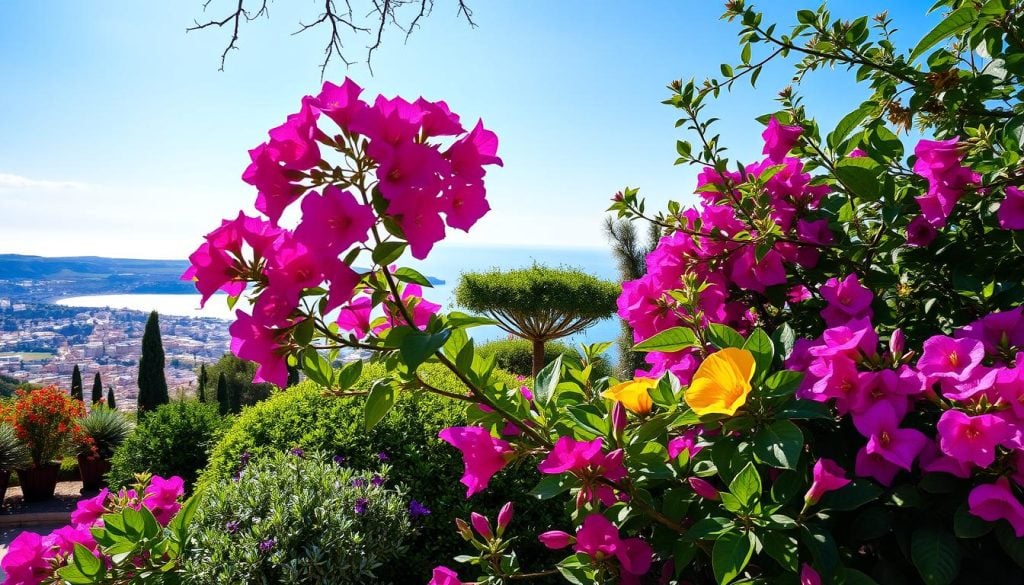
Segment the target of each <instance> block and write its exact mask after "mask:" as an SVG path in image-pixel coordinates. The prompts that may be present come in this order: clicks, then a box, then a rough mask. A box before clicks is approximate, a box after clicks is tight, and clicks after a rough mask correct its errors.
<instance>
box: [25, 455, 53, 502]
mask: <svg viewBox="0 0 1024 585" xmlns="http://www.w3.org/2000/svg"><path fill="white" fill-rule="evenodd" d="M59 472H60V464H59V463H43V464H42V465H39V466H34V467H29V468H26V469H19V470H18V481H19V482H21V493H22V495H23V497H24V498H25V501H26V502H41V501H43V500H49V499H50V498H52V497H53V491H54V490H55V489H56V488H57V474H58V473H59Z"/></svg>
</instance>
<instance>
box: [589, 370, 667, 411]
mask: <svg viewBox="0 0 1024 585" xmlns="http://www.w3.org/2000/svg"><path fill="white" fill-rule="evenodd" d="M657 385H658V381H657V380H655V379H654V378H637V379H635V380H630V381H628V382H623V383H621V384H616V385H614V386H612V387H611V388H609V389H607V390H605V391H604V394H601V396H603V397H605V398H610V399H611V400H617V401H619V402H621V403H622V406H625V407H626V410H629V411H631V412H634V413H636V414H647V413H648V412H651V406H653V403H652V401H651V395H650V394H649V393H648V392H647V391H648V390H650V389H651V388H654V387H655V386H657Z"/></svg>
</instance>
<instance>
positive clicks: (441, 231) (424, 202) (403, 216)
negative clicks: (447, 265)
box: [388, 197, 445, 260]
mask: <svg viewBox="0 0 1024 585" xmlns="http://www.w3.org/2000/svg"><path fill="white" fill-rule="evenodd" d="M442 206H443V202H442V201H441V200H440V199H437V198H428V197H415V198H413V199H412V201H411V202H406V203H403V204H402V205H401V207H400V209H399V210H397V211H395V210H392V207H390V206H389V207H388V213H389V214H394V215H395V221H396V222H397V223H398V225H399V227H401V228H402V231H403V232H404V233H405V239H406V241H408V242H409V251H410V252H411V253H412V256H413V258H416V259H418V260H423V259H424V258H426V257H427V255H428V254H430V251H431V250H432V249H433V248H434V244H436V243H438V242H440V241H441V240H443V239H444V237H445V227H444V220H443V219H441V209H442Z"/></svg>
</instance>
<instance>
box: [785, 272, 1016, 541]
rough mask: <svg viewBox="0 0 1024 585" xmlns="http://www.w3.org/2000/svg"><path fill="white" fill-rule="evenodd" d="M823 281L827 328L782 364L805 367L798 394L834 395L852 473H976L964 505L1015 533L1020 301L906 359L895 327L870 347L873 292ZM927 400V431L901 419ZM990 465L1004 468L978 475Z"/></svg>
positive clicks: (887, 481) (883, 477)
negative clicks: (853, 446) (850, 441)
mask: <svg viewBox="0 0 1024 585" xmlns="http://www.w3.org/2000/svg"><path fill="white" fill-rule="evenodd" d="M828 287H831V288H832V291H833V292H832V294H829V295H826V298H827V299H828V301H829V304H828V306H827V307H826V309H825V310H824V311H822V317H823V318H824V320H825V322H826V324H827V326H828V329H826V330H825V331H824V333H823V334H822V335H821V336H820V337H819V338H818V339H815V340H811V341H807V340H800V341H798V342H797V346H796V347H795V349H794V351H793V355H792V356H791V357H790V359H789V361H788V363H787V366H788V367H790V368H792V369H797V370H801V371H805V372H806V374H807V375H806V377H805V379H804V382H803V385H802V387H801V388H800V390H799V396H800V397H802V398H806V399H810V400H815V401H819V402H828V403H830V404H833V405H834V406H835V408H836V410H837V411H838V413H839V414H841V415H843V416H848V417H849V418H850V419H851V420H852V421H853V425H854V427H855V428H856V429H857V431H858V432H860V434H861V435H863V437H864V439H865V442H864V444H863V446H862V447H861V448H860V450H859V451H858V452H857V456H856V463H855V469H854V471H855V473H856V474H857V475H858V476H862V477H871V478H873V479H875V480H876V481H878V482H879V483H881V484H883V485H886V486H889V485H892V484H893V481H894V479H895V477H896V476H897V474H899V473H901V472H905V471H911V470H912V469H913V468H914V466H915V465H916V466H917V467H919V468H920V469H921V470H922V471H924V472H938V473H947V474H951V475H954V476H956V477H960V478H964V479H967V478H978V479H979V481H984V482H985V483H981V484H980V485H978V486H976V487H975V488H974V489H973V491H972V492H971V495H970V499H969V505H970V511H971V512H972V513H974V514H975V515H977V516H979V517H981V518H984V519H986V520H995V519H999V518H1002V519H1005V520H1007V521H1009V522H1010V524H1011V525H1012V526H1013V528H1014V531H1015V532H1016V533H1017V535H1018V536H1024V506H1022V505H1021V503H1020V501H1019V500H1018V499H1017V498H1016V496H1014V495H1013V492H1012V490H1011V489H1010V485H1009V480H1010V479H1012V480H1013V481H1014V482H1015V483H1017V484H1018V485H1021V486H1024V353H1017V352H1016V349H1015V348H1018V347H1022V346H1024V314H1022V311H1024V309H1022V308H1020V307H1018V308H1015V309H1012V310H1008V311H1002V312H996V313H992V314H989V315H987V316H985V317H983V318H981V319H979V320H977V321H974V322H973V323H971V324H969V325H967V326H965V327H962V328H960V329H958V330H956V331H955V332H954V336H953V337H949V336H946V335H936V336H933V337H931V338H929V339H927V340H926V341H925V342H924V347H923V352H922V353H921V355H920V357H919V358H918V359H917V360H916V363H915V362H914V361H913V357H912V356H913V354H912V353H908V352H907V351H906V348H905V347H904V344H905V342H904V340H903V335H902V333H901V332H900V331H899V330H897V331H895V332H894V333H893V334H892V336H891V337H890V339H889V341H888V349H887V351H880V350H879V336H878V334H877V333H876V331H875V328H874V326H873V325H872V322H871V311H870V304H871V300H872V296H873V295H872V293H871V291H869V290H868V289H867V288H865V287H864V286H863V285H862V284H861V283H860V282H859V281H858V280H857V278H856V277H855V276H853V275H850V276H848V277H847V278H845V279H843V280H842V281H839V280H837V279H833V280H832V281H830V282H829V283H828V284H827V285H826V288H828ZM823 294H824V293H823ZM927 409H938V410H939V411H940V412H941V414H939V415H938V418H937V422H936V423H935V425H934V431H932V430H931V429H929V428H927V427H921V428H915V427H914V426H911V425H909V424H907V423H906V419H907V416H908V414H910V413H912V412H915V411H922V410H927ZM918 426H919V427H920V425H918ZM998 470H1003V471H1002V472H1003V473H1005V475H1003V476H1000V477H998V478H997V479H996V481H995V482H991V480H990V479H983V478H991V476H992V474H993V473H994V472H997V471H998Z"/></svg>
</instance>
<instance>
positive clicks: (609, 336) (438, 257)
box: [57, 245, 619, 359]
mask: <svg viewBox="0 0 1024 585" xmlns="http://www.w3.org/2000/svg"><path fill="white" fill-rule="evenodd" d="M403 260H404V259H403ZM534 263H537V264H544V265H547V266H550V267H555V268H558V267H567V268H578V269H580V270H583V271H584V272H587V273H589V274H593V275H594V276H597V277H599V278H604V279H607V280H612V281H617V280H618V279H619V275H618V270H617V268H616V266H615V261H614V260H613V258H612V255H611V251H610V250H608V249H598V248H539V247H537V248H531V247H512V246H508V247H505V246H473V247H469V246H444V245H440V246H438V247H436V248H434V250H433V251H432V252H431V254H430V257H429V258H428V259H427V260H423V261H417V260H412V259H410V261H409V262H403V263H402V265H405V266H409V267H411V268H415V269H416V270H418V271H420V272H421V273H422V274H424V275H426V276H430V277H434V278H436V279H440V280H443V281H444V284H439V285H435V286H434V287H433V288H428V289H424V294H423V296H424V297H425V298H427V299H428V300H430V301H432V302H435V303H439V304H441V305H442V307H444V309H446V310H460V309H459V307H457V306H456V305H455V287H456V286H457V285H458V282H459V277H460V275H461V274H462V273H464V272H474V271H481V270H490V269H493V268H499V269H505V270H507V269H513V268H521V267H528V266H531V265H532V264H534ZM199 301H200V297H199V295H198V294H112V295H90V296H79V297H69V298H64V299H60V300H58V301H57V304H59V305H64V306H69V307H88V308H112V309H130V310H137V311H146V312H149V311H157V312H158V313H160V314H164V315H177V316H188V317H210V318H215V319H233V318H234V314H233V311H232V310H230V309H228V306H227V296H226V295H223V294H218V295H214V296H213V297H212V298H211V299H210V300H208V301H207V302H206V305H205V306H204V307H202V308H200V306H199ZM243 306H244V303H243V302H242V301H240V302H239V304H238V305H237V306H236V309H237V308H242V307H243ZM462 310H464V309H462ZM618 334H619V321H618V319H617V318H611V319H606V320H604V321H601V322H599V323H595V324H594V325H593V326H591V327H590V328H588V329H586V330H584V331H583V332H581V333H579V334H577V335H574V336H572V337H570V338H568V339H567V340H563V341H567V342H569V343H571V344H574V345H575V344H578V343H596V342H599V341H614V340H615V339H616V337H617V336H618ZM470 335H471V336H472V337H473V338H474V340H476V342H477V343H482V342H485V341H491V340H494V339H501V338H504V337H507V336H508V334H507V333H506V332H505V331H503V330H501V329H499V328H498V327H494V326H487V327H475V328H473V329H471V330H470ZM610 351H611V353H610V355H609V356H608V357H609V358H610V359H613V358H614V354H615V351H614V346H613V347H612V349H611V350H610Z"/></svg>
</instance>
